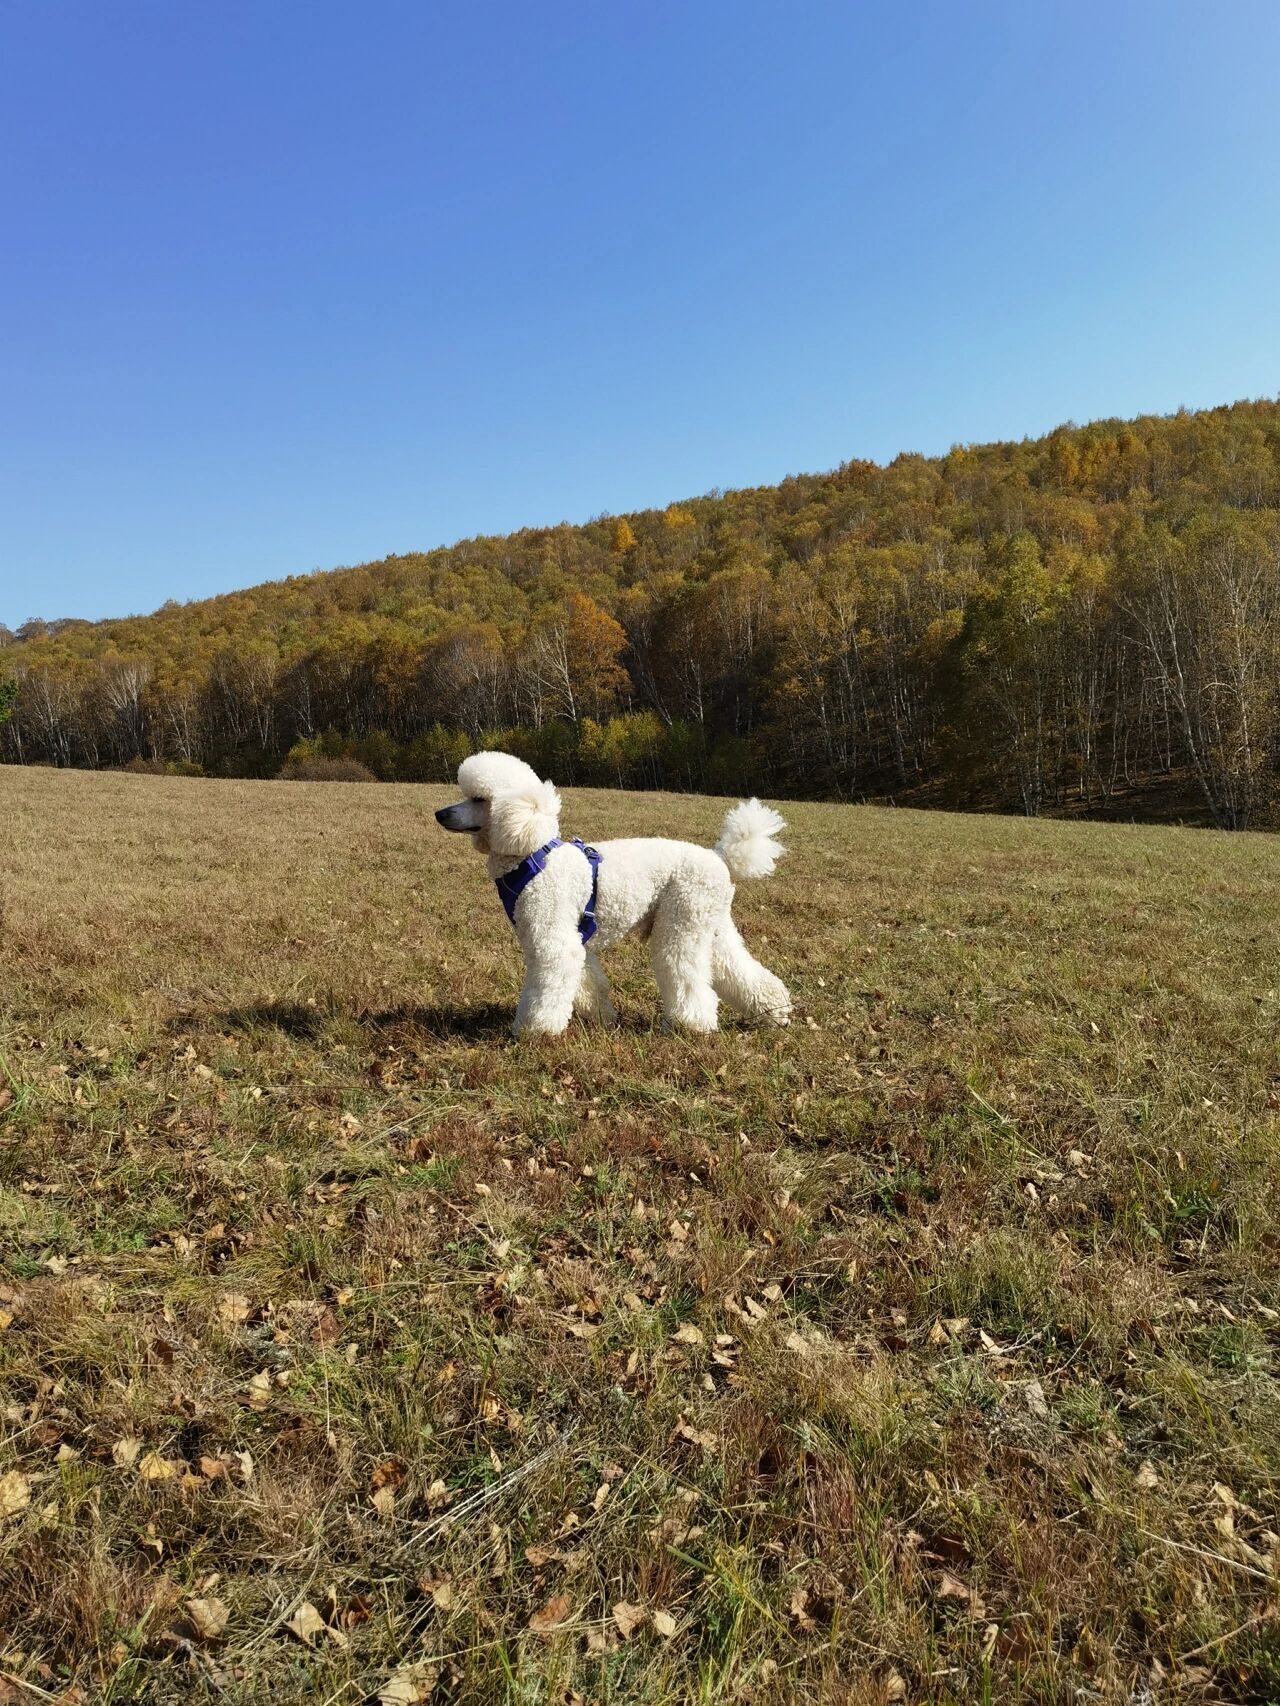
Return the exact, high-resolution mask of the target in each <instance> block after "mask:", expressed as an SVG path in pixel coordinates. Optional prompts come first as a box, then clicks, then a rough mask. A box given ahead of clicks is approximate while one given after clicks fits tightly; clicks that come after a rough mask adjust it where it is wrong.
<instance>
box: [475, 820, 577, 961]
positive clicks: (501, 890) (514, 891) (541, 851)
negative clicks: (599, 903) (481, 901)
mask: <svg viewBox="0 0 1280 1706" xmlns="http://www.w3.org/2000/svg"><path fill="white" fill-rule="evenodd" d="M565 846H569V847H576V848H577V849H578V851H579V852H580V853H583V854H585V855H586V859H587V863H588V864H589V865H590V866H591V895H590V898H589V899H588V901H587V904H586V906H585V907H584V908H583V911H582V917H581V918H580V919H579V920H578V935H579V936H580V937H581V938H582V942H583V946H584V947H585V945H586V944H587V943H588V942H589V941H590V940H591V938H592V937H593V936H594V935H595V933H596V930H597V928H598V926H597V924H596V894H597V891H598V890H599V887H600V854H599V853H597V852H596V850H595V848H594V847H588V846H587V844H586V843H585V842H584V841H579V839H578V838H577V836H576V835H575V836H574V838H573V840H572V841H570V842H564V841H561V839H560V838H559V836H556V837H555V839H554V840H552V841H548V842H547V844H546V846H545V847H539V848H538V850H537V852H536V853H530V855H529V857H528V858H527V859H522V860H521V861H520V863H519V864H518V865H517V866H516V868H515V870H514V871H508V872H507V874H506V876H505V877H495V879H494V883H495V886H496V887H497V890H498V897H499V899H500V900H501V901H502V905H503V908H504V910H505V911H506V914H507V917H508V918H509V919H510V920H511V922H512V924H514V923H515V921H516V902H517V901H518V900H519V899H520V896H521V895H522V894H523V893H524V891H525V890H526V889H527V888H528V886H529V884H530V883H531V882H532V881H533V879H534V878H535V877H536V876H538V875H539V874H540V873H541V872H542V871H543V870H545V869H546V864H547V855H548V853H551V852H553V851H554V850H555V849H556V848H557V847H565Z"/></svg>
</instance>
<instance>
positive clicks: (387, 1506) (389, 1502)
mask: <svg viewBox="0 0 1280 1706" xmlns="http://www.w3.org/2000/svg"><path fill="white" fill-rule="evenodd" d="M369 1503H370V1504H371V1505H372V1506H373V1508H374V1510H376V1511H377V1513H378V1515H379V1516H380V1517H381V1518H382V1520H383V1522H390V1521H391V1518H392V1515H393V1514H394V1512H395V1508H396V1496H395V1494H394V1493H393V1492H392V1491H391V1488H390V1487H379V1488H378V1490H377V1492H376V1493H374V1494H373V1496H372V1498H371V1499H370V1500H369Z"/></svg>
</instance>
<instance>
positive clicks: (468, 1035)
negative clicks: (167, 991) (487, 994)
mask: <svg viewBox="0 0 1280 1706" xmlns="http://www.w3.org/2000/svg"><path fill="white" fill-rule="evenodd" d="M513 1011H514V1009H513V1008H512V1006H511V1005H510V1004H509V1003H507V1004H503V1003H502V1002H497V1001H483V1002H479V1003H477V1004H476V1005H475V1006H472V1007H449V1006H445V1005H444V1004H443V1003H436V1004H434V1005H431V1006H414V1005H410V1004H406V1005H404V1006H400V1007H386V1008H354V1009H352V1008H347V1007H333V1006H329V1005H325V1006H308V1005H307V1004H306V1003H305V1002H302V1001H260V1002H249V1003H246V1004H244V1005H242V1006H238V1007H224V1008H221V1009H216V1008H215V1009H208V1010H206V1011H204V1012H198V1011H192V1010H190V1009H188V1010H187V1011H185V1012H183V1013H178V1014H175V1015H174V1017H173V1018H172V1019H171V1020H170V1022H169V1024H168V1026H167V1027H166V1028H167V1030H168V1031H169V1032H170V1033H175V1032H185V1031H189V1030H191V1029H193V1028H202V1027H204V1026H213V1027H216V1028H217V1029H218V1030H221V1031H238V1032H240V1033H241V1034H243V1035H246V1036H250V1035H252V1034H253V1033H254V1032H256V1031H265V1030H276V1031H283V1032H284V1034H285V1035H286V1036H288V1037H293V1038H294V1039H295V1041H298V1042H315V1041H317V1040H318V1039H319V1038H320V1037H321V1036H322V1035H323V1034H324V1032H325V1030H326V1029H327V1028H328V1026H329V1025H330V1024H331V1023H333V1021H334V1020H339V1021H341V1020H346V1021H348V1022H350V1023H354V1024H356V1025H358V1026H360V1028H361V1029H362V1030H366V1031H369V1032H371V1033H375V1034H378V1035H382V1034H385V1033H388V1032H402V1033H403V1032H414V1033H417V1034H420V1035H423V1036H427V1037H432V1038H436V1039H439V1040H441V1041H444V1040H457V1039H462V1040H464V1041H469V1040H480V1039H483V1038H492V1037H509V1036H510V1035H511V1019H512V1014H513Z"/></svg>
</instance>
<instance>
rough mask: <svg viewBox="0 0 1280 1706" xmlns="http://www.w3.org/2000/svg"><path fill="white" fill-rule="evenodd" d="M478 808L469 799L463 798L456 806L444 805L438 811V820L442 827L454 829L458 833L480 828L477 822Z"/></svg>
mask: <svg viewBox="0 0 1280 1706" xmlns="http://www.w3.org/2000/svg"><path fill="white" fill-rule="evenodd" d="M476 816H477V814H476V810H475V807H474V806H472V804H471V803H470V801H469V800H462V801H461V802H460V803H459V804H458V805H456V806H442V807H441V808H440V810H439V811H438V812H437V813H436V822H437V823H438V824H439V825H440V827H441V829H448V830H453V831H455V832H456V833H465V832H470V831H473V830H476V829H479V827H480V825H479V824H478V823H477V822H476Z"/></svg>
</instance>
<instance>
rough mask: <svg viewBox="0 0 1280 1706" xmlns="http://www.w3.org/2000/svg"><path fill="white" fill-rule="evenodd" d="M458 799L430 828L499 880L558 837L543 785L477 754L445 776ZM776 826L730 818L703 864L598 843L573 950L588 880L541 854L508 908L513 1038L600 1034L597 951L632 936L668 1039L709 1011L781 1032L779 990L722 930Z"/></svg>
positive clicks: (689, 857)
mask: <svg viewBox="0 0 1280 1706" xmlns="http://www.w3.org/2000/svg"><path fill="white" fill-rule="evenodd" d="M458 788H459V790H460V792H461V793H462V795H463V799H462V800H461V801H460V802H459V804H457V805H456V806H448V807H446V808H445V809H444V810H443V811H440V812H437V814H436V816H437V818H438V819H439V820H440V822H441V823H442V824H443V826H444V827H445V828H447V829H453V830H464V831H467V832H469V833H470V834H471V837H472V841H473V843H474V845H475V847H476V849H477V851H479V852H482V853H485V854H487V855H488V860H489V875H490V876H491V877H492V878H495V879H496V878H498V877H501V876H504V875H505V874H506V873H507V872H508V871H510V870H513V869H514V868H515V866H516V865H518V864H519V863H520V861H521V860H522V859H524V858H526V857H527V856H528V855H529V854H530V853H532V852H534V851H535V850H536V849H537V848H539V847H542V846H545V844H546V843H547V842H548V841H550V840H551V839H552V838H553V837H554V836H555V835H556V834H557V833H558V823H559V815H560V796H559V794H558V793H557V792H556V790H555V788H554V787H553V786H552V784H551V783H550V782H543V781H541V780H539V778H538V776H537V774H536V773H535V772H534V771H533V770H531V769H530V768H529V766H528V765H527V764H525V763H523V762H522V761H521V760H520V759H518V758H513V757H511V756H510V754H508V753H505V752H481V753H476V754H475V756H474V757H472V758H468V759H466V760H465V761H464V763H463V764H462V766H461V768H460V769H459V771H458ZM784 827H785V826H784V824H783V820H782V818H781V817H780V816H779V815H778V813H777V812H776V811H774V810H773V809H772V807H770V806H765V805H761V803H760V801H759V800H748V801H744V802H742V803H741V804H739V805H736V806H734V808H733V809H732V811H730V812H729V814H728V816H727V817H726V818H725V820H724V825H723V827H722V829H721V831H720V838H719V840H718V841H717V843H716V847H715V851H714V852H712V851H710V850H709V849H707V848H705V847H695V846H693V845H691V844H690V843H689V842H687V841H667V840H662V839H659V838H657V837H645V838H628V839H625V840H619V841H598V842H596V843H595V844H594V845H595V846H596V847H597V848H598V849H599V851H600V854H601V856H602V862H601V865H600V876H599V884H598V889H597V894H596V921H597V924H598V930H597V933H596V935H595V936H594V937H593V938H592V940H591V942H590V944H589V945H588V946H587V947H585V948H584V946H583V944H582V940H581V938H580V937H579V935H578V920H579V918H580V917H581V915H582V910H583V908H584V907H585V906H586V904H587V900H588V897H589V896H590V893H591V867H590V866H589V864H588V863H587V861H586V859H585V858H584V857H583V855H582V854H581V853H580V852H579V851H578V849H577V848H576V847H572V846H562V847H557V848H555V849H554V850H553V851H552V852H551V853H550V854H549V855H548V857H547V862H546V868H545V869H544V870H543V871H542V873H541V874H540V875H539V876H537V877H535V878H534V880H533V881H532V882H531V883H529V885H528V886H527V887H526V888H525V889H524V890H523V891H522V893H521V895H520V898H519V899H518V900H517V902H516V906H515V928H516V936H517V938H518V940H519V942H520V947H521V949H522V951H523V953H524V961H525V982H524V988H523V989H522V991H521V994H520V1001H519V1005H518V1006H517V1008H516V1017H515V1027H514V1028H515V1032H516V1035H517V1036H519V1035H520V1034H521V1033H522V1032H524V1031H542V1032H547V1033H549V1034H552V1035H555V1034H558V1033H559V1032H561V1031H563V1030H564V1029H565V1027H566V1026H567V1025H568V1023H569V1020H570V1019H571V1017H572V1016H573V1014H574V1013H577V1014H579V1015H580V1016H581V1017H583V1018H595V1019H599V1020H601V1021H603V1022H604V1023H606V1024H612V1023H613V1022H614V1021H615V1019H616V1017H617V1015H616V1014H615V1012H614V1009H613V1003H612V1002H611V1001H610V999H609V984H608V980H607V978H606V977H605V974H604V970H603V968H602V966H601V965H600V961H599V958H598V952H597V950H598V949H600V948H607V947H608V946H609V945H610V944H611V943H613V942H616V941H619V940H620V939H621V938H622V937H623V936H626V935H628V934H629V933H631V932H632V931H635V932H637V933H638V934H640V935H641V936H644V937H647V938H648V941H649V944H650V951H651V953H652V957H653V969H654V976H655V978H656V980H657V984H658V989H659V992H660V994H661V996H662V1004H663V1010H664V1014H665V1017H666V1021H667V1023H668V1024H669V1025H680V1026H684V1027H686V1028H687V1029H689V1030H695V1031H714V1030H715V1029H716V1024H717V1014H718V1009H719V1003H720V1001H722V1000H723V1001H725V1002H727V1003H728V1004H729V1006H731V1007H733V1008H735V1009H736V1010H737V1011H738V1012H740V1013H744V1014H746V1015H747V1016H748V1017H750V1018H754V1019H760V1020H764V1021H766V1022H769V1023H772V1024H776V1025H785V1024H786V1023H787V1021H788V1019H789V1018H790V1015H791V997H790V995H789V994H788V993H787V989H786V985H785V984H783V983H782V981H781V980H780V979H779V978H777V977H775V976H774V974H773V973H772V972H771V971H769V970H767V969H766V968H765V967H764V966H762V965H761V964H760V963H759V961H758V960H756V959H754V958H753V957H752V955H751V954H750V953H749V952H748V951H747V947H746V944H745V943H744V942H743V940H742V937H741V936H740V935H739V934H738V929H737V926H736V925H735V924H734V922H733V918H732V915H731V908H732V905H733V883H734V880H735V879H739V880H740V879H742V878H748V877H764V876H768V875H769V874H770V872H771V871H772V870H773V868H774V866H775V865H776V863H777V861H778V858H779V857H780V855H781V854H782V853H783V851H784V849H783V848H782V847H781V846H779V844H778V842H777V841H776V839H775V837H776V836H777V834H778V832H779V831H780V830H781V829H783V828H784Z"/></svg>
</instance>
